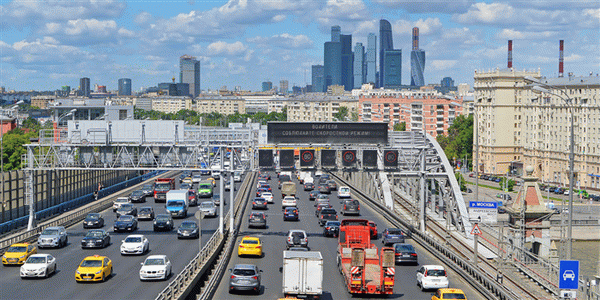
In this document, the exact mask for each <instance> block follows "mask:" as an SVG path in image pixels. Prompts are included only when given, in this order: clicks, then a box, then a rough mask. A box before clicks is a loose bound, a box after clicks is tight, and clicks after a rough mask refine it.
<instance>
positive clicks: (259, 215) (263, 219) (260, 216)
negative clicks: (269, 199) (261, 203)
mask: <svg viewBox="0 0 600 300" xmlns="http://www.w3.org/2000/svg"><path fill="white" fill-rule="evenodd" d="M248 227H262V228H267V215H265V214H264V213H263V212H256V211H253V212H251V213H250V217H249V219H248Z"/></svg>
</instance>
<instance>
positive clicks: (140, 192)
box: [131, 191, 144, 196]
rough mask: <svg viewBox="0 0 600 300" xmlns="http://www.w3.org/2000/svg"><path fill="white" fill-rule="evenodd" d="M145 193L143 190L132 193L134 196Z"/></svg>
mask: <svg viewBox="0 0 600 300" xmlns="http://www.w3.org/2000/svg"><path fill="white" fill-rule="evenodd" d="M143 194H144V192H142V191H135V192H133V193H131V195H132V196H141V195H143Z"/></svg>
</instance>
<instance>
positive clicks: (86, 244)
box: [81, 229, 110, 248]
mask: <svg viewBox="0 0 600 300" xmlns="http://www.w3.org/2000/svg"><path fill="white" fill-rule="evenodd" d="M109 245H110V235H108V232H106V230H103V229H92V230H90V231H88V232H87V234H86V235H85V236H84V237H83V239H82V240H81V248H104V247H108V246H109Z"/></svg>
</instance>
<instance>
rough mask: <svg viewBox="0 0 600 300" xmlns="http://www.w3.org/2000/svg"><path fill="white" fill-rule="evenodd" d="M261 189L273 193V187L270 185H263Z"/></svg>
mask: <svg viewBox="0 0 600 300" xmlns="http://www.w3.org/2000/svg"><path fill="white" fill-rule="evenodd" d="M259 188H263V189H267V191H268V192H272V191H271V185H270V184H268V183H263V184H261V185H260V187H259Z"/></svg>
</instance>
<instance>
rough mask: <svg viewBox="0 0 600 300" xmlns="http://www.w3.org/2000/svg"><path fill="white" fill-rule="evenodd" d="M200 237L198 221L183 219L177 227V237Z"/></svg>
mask: <svg viewBox="0 0 600 300" xmlns="http://www.w3.org/2000/svg"><path fill="white" fill-rule="evenodd" d="M199 237H200V228H199V227H198V223H196V222H195V221H183V222H181V225H179V227H178V228H177V238H178V239H183V238H192V239H197V238H199Z"/></svg>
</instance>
